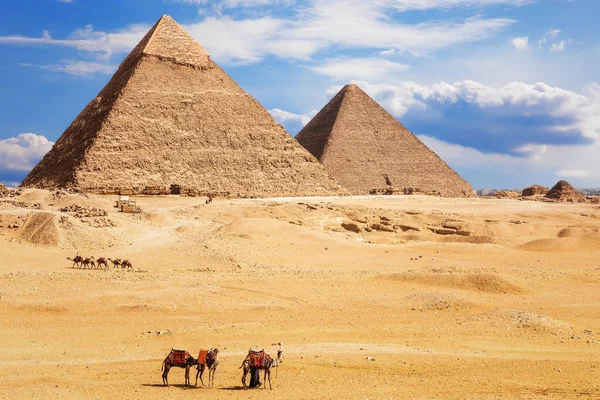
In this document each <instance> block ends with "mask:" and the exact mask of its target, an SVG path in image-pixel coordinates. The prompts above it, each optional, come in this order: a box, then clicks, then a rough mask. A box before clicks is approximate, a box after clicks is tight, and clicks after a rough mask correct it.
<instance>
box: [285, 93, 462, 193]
mask: <svg viewBox="0 0 600 400" xmlns="http://www.w3.org/2000/svg"><path fill="white" fill-rule="evenodd" d="M296 139H297V140H298V142H300V144H301V145H302V146H304V147H305V148H306V149H307V150H308V151H310V152H311V154H312V155H314V156H315V157H316V158H318V159H319V161H321V163H322V164H323V165H324V166H325V170H326V171H327V172H328V173H329V174H330V175H331V176H332V177H333V178H334V179H336V180H337V181H338V182H339V183H340V184H341V185H342V186H343V187H345V188H346V189H348V190H349V191H350V192H351V193H352V194H368V193H382V192H385V191H386V189H388V190H390V191H391V190H392V189H394V192H395V191H396V190H397V191H399V192H400V193H415V192H416V193H429V194H438V195H442V196H448V197H469V196H473V188H471V186H470V185H469V184H468V183H467V182H466V181H465V180H464V179H462V178H461V177H460V176H459V175H458V174H457V173H456V172H454V170H452V169H451V168H450V167H449V166H448V165H447V164H446V163H445V162H444V161H442V160H441V159H440V158H439V157H438V156H437V155H436V154H435V153H434V152H433V151H431V150H430V149H429V148H428V147H427V146H425V144H423V142H421V141H420V140H419V139H418V138H417V137H416V136H415V135H413V134H412V133H411V132H409V131H408V130H407V129H406V128H405V127H404V126H403V125H402V124H401V123H400V122H398V120H396V118H394V117H393V116H392V115H390V114H389V113H388V112H387V111H385V110H384V109H383V108H382V107H381V106H380V105H379V104H378V103H377V102H376V101H375V100H373V99H372V98H370V97H369V96H368V95H367V94H366V93H365V92H363V91H362V90H361V89H360V88H359V87H358V86H356V85H347V86H345V87H344V88H343V89H342V90H341V91H340V92H339V93H338V94H337V95H336V96H335V97H334V98H333V99H332V100H331V101H330V102H329V103H328V104H327V105H326V106H325V107H324V108H323V109H322V110H321V111H320V112H319V113H318V114H317V115H316V116H315V117H314V118H313V119H312V120H311V121H310V122H309V123H308V124H307V125H306V126H305V127H304V129H302V131H300V133H299V134H298V135H297V136H296Z"/></svg>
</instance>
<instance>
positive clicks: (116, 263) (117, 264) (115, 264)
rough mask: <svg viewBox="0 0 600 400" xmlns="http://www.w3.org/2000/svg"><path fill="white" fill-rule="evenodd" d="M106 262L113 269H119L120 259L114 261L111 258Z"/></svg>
mask: <svg viewBox="0 0 600 400" xmlns="http://www.w3.org/2000/svg"><path fill="white" fill-rule="evenodd" d="M107 260H108V261H110V262H111V263H112V264H113V268H119V267H120V266H121V259H120V258H115V259H114V260H113V259H112V258H107Z"/></svg>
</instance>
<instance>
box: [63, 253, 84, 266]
mask: <svg viewBox="0 0 600 400" xmlns="http://www.w3.org/2000/svg"><path fill="white" fill-rule="evenodd" d="M67 260H69V261H73V268H75V267H77V268H81V263H82V262H83V257H81V256H80V255H79V254H77V255H76V256H75V258H71V257H67Z"/></svg>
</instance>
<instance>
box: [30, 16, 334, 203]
mask: <svg viewBox="0 0 600 400" xmlns="http://www.w3.org/2000/svg"><path fill="white" fill-rule="evenodd" d="M22 185H23V186H35V187H47V188H49V187H64V186H74V187H78V188H80V189H81V190H83V191H89V192H104V193H107V192H108V193H110V192H111V191H118V190H121V189H126V190H131V191H133V192H134V193H137V192H141V191H143V190H144V189H145V188H148V187H154V188H157V187H158V188H169V187H170V186H171V185H180V186H182V187H186V188H192V189H195V190H197V191H204V192H213V193H214V192H222V193H229V194H231V195H233V196H237V195H242V196H246V195H248V196H296V195H330V194H336V193H340V191H341V189H340V186H339V185H338V184H337V183H336V182H335V181H334V180H333V179H332V178H331V177H329V176H328V175H327V173H326V172H325V170H324V168H323V166H322V165H321V164H320V163H319V162H318V160H316V159H315V158H314V157H313V156H312V155H311V154H310V153H309V152H307V151H306V150H305V149H304V148H303V147H302V146H300V145H299V144H298V143H297V142H296V141H295V140H294V139H293V138H292V137H291V136H290V135H289V134H288V133H287V132H286V131H285V129H283V127H282V126H281V125H279V124H277V123H276V122H275V120H274V119H273V118H272V117H271V115H270V114H269V113H268V112H267V111H266V110H265V109H264V108H263V107H262V106H261V105H260V104H259V103H258V102H257V101H256V100H255V99H254V98H252V97H251V96H250V95H248V94H247V93H245V92H244V91H243V90H242V89H241V88H240V87H239V86H238V85H237V84H236V83H235V82H234V81H233V79H231V78H230V77H229V76H228V75H227V74H226V73H225V72H224V71H223V70H222V69H221V68H219V66H218V65H216V64H215V63H214V62H213V61H212V60H211V59H210V55H209V54H208V52H207V51H206V50H205V49H203V48H202V47H201V46H200V45H199V44H198V43H197V42H196V41H195V40H194V39H193V38H192V37H190V36H189V35H188V33H187V32H185V31H184V30H183V29H182V28H181V27H180V26H179V25H178V24H177V22H175V21H174V20H173V19H172V18H171V17H169V16H166V15H165V16H163V17H162V18H161V19H160V20H159V21H158V22H157V23H156V24H155V25H154V27H152V29H151V30H150V31H149V32H148V34H147V35H146V36H145V37H144V38H143V39H142V41H141V42H140V43H139V44H138V45H137V46H136V47H135V49H134V50H133V51H132V52H131V54H129V56H128V57H127V58H126V59H125V60H124V61H123V62H122V63H121V65H120V66H119V69H118V71H117V72H116V73H115V75H114V76H113V77H112V79H111V80H110V82H109V83H108V84H107V85H106V86H105V87H104V89H102V91H101V92H100V94H99V95H98V97H96V98H95V99H94V100H92V102H91V103H89V104H88V105H87V107H86V108H85V109H84V110H83V111H82V112H81V114H79V116H78V117H77V118H76V119H75V121H73V123H72V124H71V126H69V128H68V129H67V130H66V131H65V132H64V133H63V135H62V136H61V137H60V138H59V139H58V141H57V142H56V144H55V145H54V147H53V148H52V150H50V152H49V153H48V154H47V155H46V156H45V157H44V159H43V160H42V161H40V163H39V164H38V165H37V166H36V167H35V168H34V169H33V170H32V171H31V173H30V174H29V175H28V176H27V178H26V179H25V180H24V181H23V183H22Z"/></svg>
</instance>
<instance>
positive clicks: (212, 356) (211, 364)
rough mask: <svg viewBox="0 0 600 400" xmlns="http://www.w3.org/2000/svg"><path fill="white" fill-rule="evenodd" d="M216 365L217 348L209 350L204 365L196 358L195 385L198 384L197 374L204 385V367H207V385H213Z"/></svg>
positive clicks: (217, 357) (217, 362)
mask: <svg viewBox="0 0 600 400" xmlns="http://www.w3.org/2000/svg"><path fill="white" fill-rule="evenodd" d="M218 366H219V349H210V351H209V352H208V354H207V355H206V365H204V364H203V363H202V362H201V361H200V360H198V366H197V369H198V372H196V386H198V375H199V376H200V382H202V386H204V381H203V380H202V374H203V373H204V368H205V367H206V368H208V387H215V372H217V367H218ZM211 382H212V383H211Z"/></svg>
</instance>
